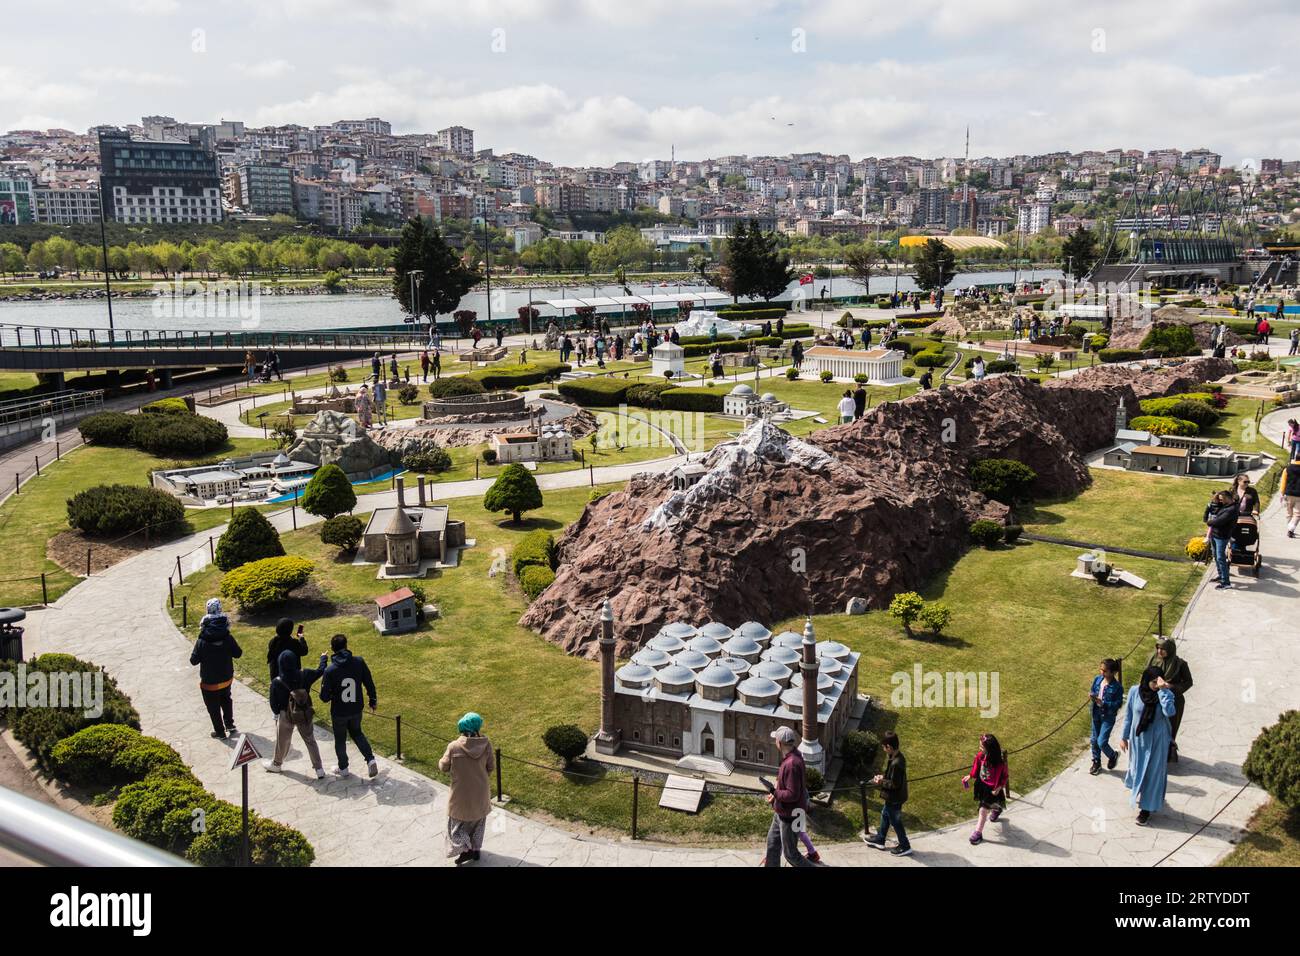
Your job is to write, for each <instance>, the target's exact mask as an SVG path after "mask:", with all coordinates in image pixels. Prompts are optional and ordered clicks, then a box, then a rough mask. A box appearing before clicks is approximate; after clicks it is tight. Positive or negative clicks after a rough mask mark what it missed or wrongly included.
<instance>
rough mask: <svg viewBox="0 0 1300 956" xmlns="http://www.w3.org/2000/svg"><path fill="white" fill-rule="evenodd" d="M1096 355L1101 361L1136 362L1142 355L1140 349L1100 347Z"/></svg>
mask: <svg viewBox="0 0 1300 956" xmlns="http://www.w3.org/2000/svg"><path fill="white" fill-rule="evenodd" d="M1097 357H1098V358H1099V359H1101V360H1102V361H1103V362H1136V361H1137V360H1138V359H1140V358H1143V357H1144V355H1143V353H1142V350H1141V349H1102V350H1101V351H1100V352H1098V353H1097Z"/></svg>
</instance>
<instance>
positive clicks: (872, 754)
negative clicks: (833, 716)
mask: <svg viewBox="0 0 1300 956" xmlns="http://www.w3.org/2000/svg"><path fill="white" fill-rule="evenodd" d="M879 752H880V738H879V737H877V736H876V735H875V734H873V733H872V732H871V731H869V730H850V731H849V732H848V733H847V734H845V735H844V737H843V739H842V740H841V741H840V757H841V758H843V760H844V767H845V769H846V770H848V771H849V773H851V774H853V775H854V776H856V777H857V778H858V779H862V778H864V777H865V776H866V775H867V774H868V773H869V772H870V770H871V768H872V767H873V766H874V765H875V762H876V754H878V753H879Z"/></svg>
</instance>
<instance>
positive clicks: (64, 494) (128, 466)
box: [0, 438, 267, 605]
mask: <svg viewBox="0 0 1300 956" xmlns="http://www.w3.org/2000/svg"><path fill="white" fill-rule="evenodd" d="M265 447H267V443H266V442H263V441H262V440H261V439H249V438H241V439H233V440H232V441H231V442H229V443H228V444H227V446H226V448H225V449H223V450H222V452H214V454H222V453H230V454H233V453H236V452H240V453H247V452H250V451H256V450H260V449H262V448H265ZM167 464H169V462H167V461H163V460H161V459H158V458H154V457H152V456H151V455H146V454H145V453H144V452H140V451H135V450H133V449H130V448H101V447H85V446H83V447H81V448H78V449H75V450H73V451H71V452H69V453H68V454H66V455H64V456H63V458H62V459H61V460H60V461H55V462H49V463H48V464H45V465H43V466H42V468H41V475H40V477H38V478H32V479H31V480H30V481H29V482H27V483H26V484H25V485H23V489H22V493H21V494H19V495H11V496H10V497H9V498H8V499H7V500H6V501H5V502H4V504H2V505H0V605H21V604H39V603H40V601H41V582H40V575H41V573H42V572H44V573H45V574H46V584H47V587H48V590H49V598H50V600H51V601H53V600H55V599H56V598H57V597H59V595H61V594H63V593H64V592H66V591H67V590H69V589H70V588H72V587H73V585H75V584H76V583H77V582H78V581H79V580H80V578H79V577H76V576H74V575H71V574H69V573H68V572H66V571H64V570H63V569H62V568H60V567H59V566H58V565H57V564H56V563H55V562H53V561H51V560H50V559H49V558H48V557H46V544H47V542H48V541H49V540H50V539H51V538H53V537H54V536H55V535H57V534H58V533H59V532H61V531H66V530H67V528H68V525H67V500H68V499H69V498H71V497H72V496H73V495H75V494H76V493H77V492H79V491H84V490H85V489H87V488H90V487H93V486H94V485H99V484H105V483H114V484H128V485H143V484H146V483H147V480H148V478H147V476H148V472H149V470H150V469H155V468H161V467H163V466H165V465H167ZM228 514H229V512H228V511H227V510H226V509H224V508H211V509H207V510H194V509H191V510H189V511H187V516H188V521H189V524H190V525H191V527H192V528H193V529H194V530H195V531H198V530H202V529H204V528H210V527H213V526H214V525H218V524H220V523H221V522H223V521H224V520H225V519H226V517H227V515H228Z"/></svg>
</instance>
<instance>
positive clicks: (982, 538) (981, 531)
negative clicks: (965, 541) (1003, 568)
mask: <svg viewBox="0 0 1300 956" xmlns="http://www.w3.org/2000/svg"><path fill="white" fill-rule="evenodd" d="M1003 535H1004V531H1003V527H1002V525H1000V524H998V523H997V522H996V521H987V520H985V519H983V518H981V519H980V520H979V521H976V522H974V523H973V524H971V526H970V536H971V540H972V541H974V542H975V543H976V544H982V545H983V546H984V547H986V548H991V547H993V546H994V545H995V544H998V543H999V542H1001V541H1002V538H1003Z"/></svg>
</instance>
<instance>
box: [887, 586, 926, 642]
mask: <svg viewBox="0 0 1300 956" xmlns="http://www.w3.org/2000/svg"><path fill="white" fill-rule="evenodd" d="M924 609H925V601H924V600H923V599H922V598H921V595H919V594H917V593H916V592H915V591H904V592H903V593H902V594H895V595H894V599H893V600H892V601H890V602H889V615H890V617H896V618H898V620H899V621H901V622H902V624H903V630H904V631H906V632H907V634H908V635H909V636H910V635H911V633H912V624H913V623H914V622H915V621H916V619H917V617H918V616H919V615H920V613H921V611H922V610H924Z"/></svg>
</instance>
